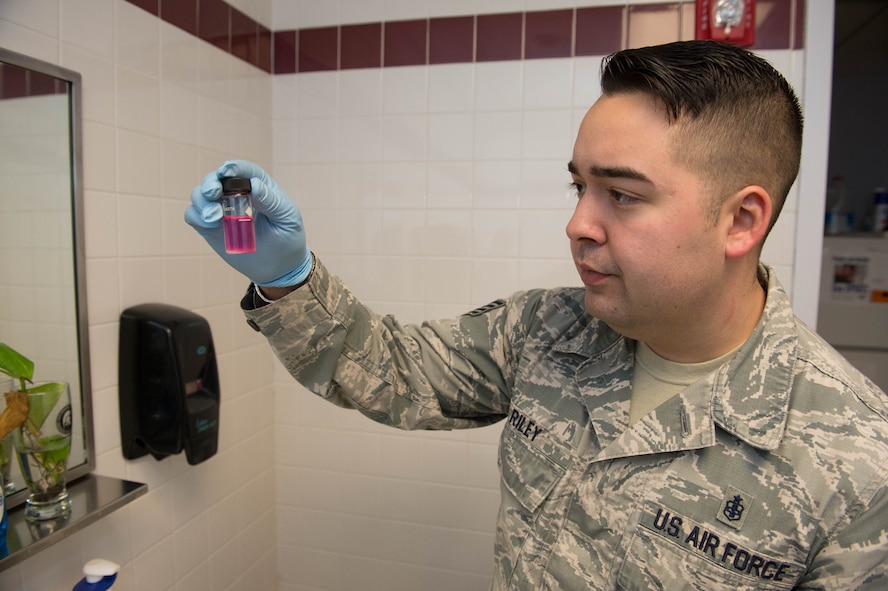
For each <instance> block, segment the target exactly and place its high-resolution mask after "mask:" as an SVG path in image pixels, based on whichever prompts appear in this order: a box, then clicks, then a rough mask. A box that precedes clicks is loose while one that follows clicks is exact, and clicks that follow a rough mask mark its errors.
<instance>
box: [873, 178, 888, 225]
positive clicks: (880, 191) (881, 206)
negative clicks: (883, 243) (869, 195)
mask: <svg viewBox="0 0 888 591" xmlns="http://www.w3.org/2000/svg"><path fill="white" fill-rule="evenodd" d="M873 232H875V233H876V234H883V233H885V232H888V189H885V187H876V190H875V191H874V192H873Z"/></svg>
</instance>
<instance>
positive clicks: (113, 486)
mask: <svg viewBox="0 0 888 591" xmlns="http://www.w3.org/2000/svg"><path fill="white" fill-rule="evenodd" d="M146 492H148V485H147V484H141V483H138V482H130V481H128V480H119V479H117V478H108V477H107V476H96V475H94V474H88V475H86V476H84V477H82V478H80V479H78V480H75V481H74V482H70V483H68V495H69V496H70V497H71V515H69V516H67V517H66V518H63V519H60V520H47V521H38V522H29V521H26V520H25V506H24V504H22V505H19V506H18V507H15V508H14V509H12V510H10V511H9V514H8V519H9V526H8V529H7V532H6V541H7V546H8V547H9V554H8V555H7V556H6V557H4V558H2V559H0V571H2V570H5V569H7V568H9V567H11V566H13V565H16V564H18V563H20V562H22V561H23V560H26V559H28V558H30V557H32V556H34V555H35V554H37V553H38V552H40V551H41V550H44V549H46V548H49V547H50V546H52V545H53V544H56V543H58V542H60V541H62V540H64V539H65V538H67V537H68V536H71V535H73V534H75V533H77V532H79V531H80V530H82V529H84V528H85V527H86V526H88V525H90V524H92V523H95V522H96V521H98V520H99V519H101V518H102V517H105V516H106V515H108V514H109V513H112V512H114V511H116V510H117V509H120V508H121V507H123V506H124V505H126V504H128V503H131V502H132V501H134V500H135V499H137V498H139V497H140V496H142V495H144V494H145V493H146Z"/></svg>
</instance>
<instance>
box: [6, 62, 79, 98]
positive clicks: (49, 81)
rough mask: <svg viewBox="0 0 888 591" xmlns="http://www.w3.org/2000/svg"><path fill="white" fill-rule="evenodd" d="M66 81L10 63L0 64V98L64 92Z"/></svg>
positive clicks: (65, 90) (66, 86)
mask: <svg viewBox="0 0 888 591" xmlns="http://www.w3.org/2000/svg"><path fill="white" fill-rule="evenodd" d="M67 92H68V83H67V82H65V81H64V80H59V79H58V78H53V77H52V76H47V75H46V74H41V73H40V72H32V71H31V70H28V69H27V68H20V67H18V66H14V65H12V64H0V100H2V99H14V98H24V97H27V96H41V95H44V94H65V93H67Z"/></svg>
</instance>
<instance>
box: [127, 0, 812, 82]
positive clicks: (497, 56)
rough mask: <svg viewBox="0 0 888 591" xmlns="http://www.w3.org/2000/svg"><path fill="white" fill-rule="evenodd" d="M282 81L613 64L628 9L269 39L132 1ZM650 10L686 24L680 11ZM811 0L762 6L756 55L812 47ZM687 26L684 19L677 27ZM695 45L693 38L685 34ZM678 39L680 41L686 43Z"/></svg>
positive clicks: (229, 13) (203, 9)
mask: <svg viewBox="0 0 888 591" xmlns="http://www.w3.org/2000/svg"><path fill="white" fill-rule="evenodd" d="M127 1H128V2H130V3H131V4H133V5H135V6H138V7H140V8H142V9H144V10H146V11H148V12H149V13H151V14H153V15H155V16H157V17H158V18H160V19H162V20H164V21H166V22H168V23H170V24H172V25H175V26H176V27H179V28H180V29H182V30H184V31H187V32H188V33H190V34H192V35H194V36H196V37H199V38H200V39H203V40H204V41H206V42H207V43H211V44H213V45H215V46H216V47H219V48H220V49H222V50H223V51H227V52H229V53H231V54H232V55H234V56H235V57H237V58H240V59H242V60H244V61H246V62H248V63H250V64H253V65H254V66H256V67H258V68H261V69H262V70H265V71H266V72H270V73H274V74H293V73H297V72H317V71H333V70H349V69H354V68H380V67H392V66H407V65H425V64H447V63H473V62H486V61H497V60H521V59H542V58H551V57H572V56H582V55H606V54H609V53H611V52H614V51H617V50H619V49H622V48H623V46H624V45H625V43H626V41H625V34H624V29H625V28H627V27H628V28H631V27H632V24H633V23H632V19H633V13H635V14H639V11H638V10H637V9H638V8H639V7H644V6H645V5H638V4H633V5H632V7H633V8H634V9H635V10H630V9H629V8H630V7H629V6H627V5H626V4H622V5H614V6H590V7H580V8H567V9H559V10H543V11H532V12H514V13H507V14H481V15H468V16H454V17H441V18H430V19H420V20H405V21H388V22H381V23H365V24H356V25H341V26H330V27H315V28H307V29H299V30H283V31H271V30H269V29H267V28H265V27H263V26H262V25H260V24H259V23H258V22H256V21H255V20H253V19H252V18H250V17H249V16H247V15H246V14H244V13H242V12H240V11H239V10H237V9H236V8H234V7H232V6H229V5H228V3H227V2H225V0H127ZM683 2H685V3H686V1H685V0H679V1H677V2H675V3H668V4H660V3H657V4H652V5H651V6H656V7H657V10H659V11H666V12H674V13H675V14H676V16H677V17H680V16H681V11H682V3H683ZM804 8H805V2H804V0H758V2H757V6H756V36H755V40H756V41H755V45H753V46H752V48H751V49H800V48H802V47H804V37H803V35H804ZM676 20H677V21H678V22H680V19H678V18H677V19H676ZM682 36H683V37H684V38H689V36H690V35H689V34H688V32H687V31H685V32H683V33H682ZM678 38H679V31H678V30H676V31H675V39H676V40H678Z"/></svg>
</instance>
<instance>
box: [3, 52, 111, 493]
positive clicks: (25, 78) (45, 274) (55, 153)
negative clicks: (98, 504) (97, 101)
mask: <svg viewBox="0 0 888 591" xmlns="http://www.w3.org/2000/svg"><path fill="white" fill-rule="evenodd" d="M80 85H81V80H80V75H79V74H78V73H76V72H72V71H70V70H67V69H65V68H61V67H59V66H56V65H53V64H48V63H45V62H42V61H39V60H36V59H33V58H31V57H28V56H24V55H21V54H18V53H15V52H11V51H8V50H5V49H2V48H0V183H2V187H3V190H2V193H0V342H4V343H6V344H7V345H9V346H10V347H12V348H14V349H16V350H17V351H19V352H21V353H22V354H23V355H25V356H27V357H29V358H30V359H32V360H33V361H34V365H35V369H34V379H35V381H66V382H68V383H69V384H70V388H71V403H72V411H73V431H72V438H71V455H70V458H69V463H68V480H69V482H70V481H74V480H76V479H78V478H80V477H82V476H84V475H86V474H88V473H89V472H91V471H92V470H93V468H94V467H95V451H94V444H93V430H92V429H93V424H92V405H91V392H92V390H91V388H90V373H89V372H90V365H89V340H88V339H89V337H88V328H89V325H88V321H87V314H86V281H85V276H86V269H85V259H86V257H85V253H84V233H83V232H84V228H83V183H82V163H81V119H80V116H81V115H80V114H81V103H80V100H81V86H80ZM10 385H11V380H9V379H7V376H5V375H2V374H0V393H4V392H7V391H9V390H10V387H9V386H10ZM4 405H5V400H4V398H3V396H2V395H0V408H2V407H3V406H4ZM10 451H12V450H6V452H7V453H8V452H10ZM0 454H2V455H0V462H2V461H8V462H9V463H8V466H9V468H10V480H11V482H12V485H11V486H10V489H8V490H9V491H10V492H11V494H9V495H8V497H7V503H8V506H9V507H14V506H16V505H19V504H21V503H22V502H24V500H25V497H26V496H27V491H26V489H25V484H24V480H23V478H22V475H21V471H20V468H19V465H18V460H17V459H16V458H15V457H14V451H12V453H11V454H10V455H11V457H10V455H6V454H4V453H3V452H0Z"/></svg>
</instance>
